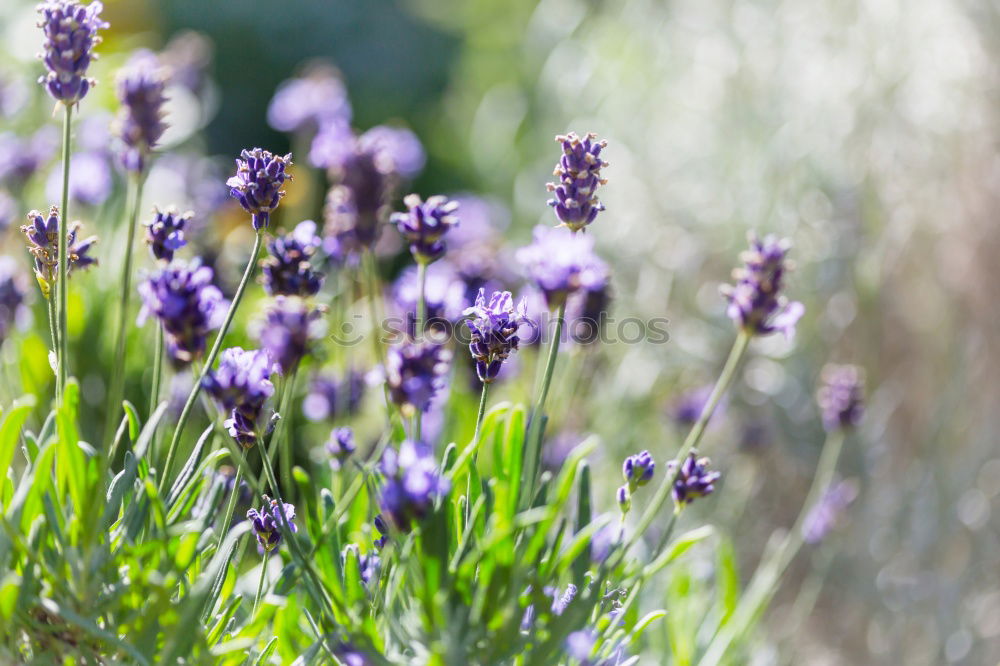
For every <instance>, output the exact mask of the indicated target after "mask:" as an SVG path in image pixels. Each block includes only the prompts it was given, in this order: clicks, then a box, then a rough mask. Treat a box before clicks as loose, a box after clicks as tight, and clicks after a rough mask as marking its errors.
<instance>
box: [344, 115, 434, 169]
mask: <svg viewBox="0 0 1000 666" xmlns="http://www.w3.org/2000/svg"><path fill="white" fill-rule="evenodd" d="M358 148H359V150H361V151H362V152H371V153H373V154H374V155H375V156H376V161H378V162H382V163H383V164H386V165H391V166H390V167H389V168H390V169H391V171H392V172H394V173H396V174H397V175H399V176H400V177H402V178H404V179H406V180H411V179H413V178H414V177H415V176H416V175H417V174H419V173H420V172H421V170H423V168H424V164H425V163H426V162H427V155H426V153H424V147H423V145H421V143H420V139H418V138H417V135H416V134H414V133H413V132H411V131H410V130H408V129H406V128H405V127H393V126H391V125H376V126H375V127H373V128H371V129H370V130H368V131H367V132H365V133H364V134H362V135H361V136H360V137H358Z"/></svg>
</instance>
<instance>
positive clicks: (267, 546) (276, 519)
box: [247, 495, 299, 566]
mask: <svg viewBox="0 0 1000 666" xmlns="http://www.w3.org/2000/svg"><path fill="white" fill-rule="evenodd" d="M282 509H284V511H283V512H282ZM282 509H279V508H278V500H273V499H271V498H270V497H268V496H267V495H264V506H262V507H261V508H260V511H258V510H257V509H250V510H249V511H247V520H249V521H250V522H251V524H252V525H253V531H254V534H255V535H256V536H257V543H258V544H259V545H260V547H261V548H262V549H263V550H264V551H265V552H269V551H271V550H272V549H274V547H275V546H277V545H278V544H279V543H281V529H282V526H283V525H286V524H287V527H286V529H288V530H289V531H291V532H292V533H295V532H298V531H299V528H298V527H297V526H296V525H295V523H294V522H292V521H293V520H295V506H293V505H292V504H289V503H288V502H284V503H283V507H282ZM282 513H284V515H282ZM286 521H287V523H286ZM262 566H263V565H262Z"/></svg>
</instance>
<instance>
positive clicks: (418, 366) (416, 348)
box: [385, 340, 451, 415]
mask: <svg viewBox="0 0 1000 666" xmlns="http://www.w3.org/2000/svg"><path fill="white" fill-rule="evenodd" d="M450 362H451V352H450V351H449V350H448V349H446V348H445V347H444V346H443V345H439V344H436V343H434V342H431V341H430V340H425V341H423V342H404V343H402V344H400V345H397V346H395V347H392V348H390V349H389V352H388V354H387V357H386V363H385V374H386V382H387V383H388V385H389V396H390V397H391V398H392V401H393V402H394V403H395V404H396V405H398V406H399V407H400V409H401V410H402V411H403V413H404V414H405V415H412V414H413V413H415V412H417V411H421V412H426V411H427V409H428V408H429V407H430V404H431V399H432V398H433V397H434V395H435V394H436V393H437V392H438V391H439V390H440V389H442V388H443V387H444V382H445V379H444V378H445V375H446V374H447V372H448V364H449V363H450Z"/></svg>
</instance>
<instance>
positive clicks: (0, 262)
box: [0, 255, 28, 347]
mask: <svg viewBox="0 0 1000 666" xmlns="http://www.w3.org/2000/svg"><path fill="white" fill-rule="evenodd" d="M24 282H25V281H24V278H23V276H22V275H21V272H20V271H19V270H18V267H17V262H16V261H14V259H13V258H11V257H8V256H7V255H0V347H2V346H3V343H4V340H6V339H7V336H8V334H9V333H10V330H11V327H13V326H14V325H15V324H17V323H21V322H24V321H25V318H26V317H27V316H28V308H27V307H26V306H25V304H24V303H25V299H26V297H27V288H26V285H25V283H24Z"/></svg>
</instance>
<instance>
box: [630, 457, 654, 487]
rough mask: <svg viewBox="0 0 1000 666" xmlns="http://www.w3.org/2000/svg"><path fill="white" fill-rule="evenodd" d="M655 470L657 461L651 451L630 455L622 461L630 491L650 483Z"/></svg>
mask: <svg viewBox="0 0 1000 666" xmlns="http://www.w3.org/2000/svg"><path fill="white" fill-rule="evenodd" d="M655 471H656V463H655V462H654V461H653V456H652V455H650V453H649V451H642V452H641V453H637V454H636V455H634V456H629V457H627V458H625V462H624V463H622V476H623V477H625V482H626V483H628V488H629V491H630V492H635V489H636V488H638V487H640V486H644V485H646V484H647V483H649V482H650V480H652V478H653V473H654V472H655Z"/></svg>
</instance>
